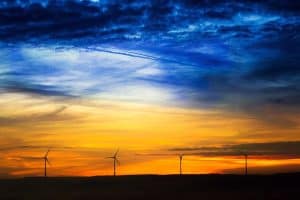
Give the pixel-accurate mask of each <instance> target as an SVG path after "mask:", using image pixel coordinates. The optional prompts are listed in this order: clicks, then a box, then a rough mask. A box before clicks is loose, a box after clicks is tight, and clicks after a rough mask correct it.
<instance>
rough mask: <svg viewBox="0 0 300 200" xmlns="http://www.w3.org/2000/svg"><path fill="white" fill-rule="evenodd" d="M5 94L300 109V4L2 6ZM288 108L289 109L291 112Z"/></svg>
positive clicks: (0, 78) (0, 69) (0, 79)
mask: <svg viewBox="0 0 300 200" xmlns="http://www.w3.org/2000/svg"><path fill="white" fill-rule="evenodd" d="M0 6H1V21H0V29H1V33H0V41H1V44H0V45H1V47H0V48H1V53H0V58H1V64H0V73H1V74H0V90H1V91H2V92H7V91H18V92H24V93H30V94H38V95H47V96H66V97H93V98H101V99H118V100H125V101H138V102H144V103H154V104H163V105H173V106H183V107H196V108H197V107H221V108H225V109H229V110H230V109H232V110H233V109H238V110H240V111H243V112H249V113H253V112H254V113H260V112H261V110H262V107H264V106H265V105H272V106H275V107H277V106H279V107H282V108H283V110H285V109H289V107H292V110H295V109H296V110H298V108H299V103H298V102H300V101H299V100H300V96H299V94H300V93H299V84H300V79H299V77H300V76H299V73H300V70H299V60H298V57H299V52H300V51H299V42H300V38H299V28H300V18H299V15H298V12H297V11H299V3H297V2H295V1H284V2H283V1H272V0H269V1H265V2H260V1H226V2H224V1H206V0H203V1H193V0H186V1H177V0H173V1H171V0H170V1H134V0H127V1H75V0H74V1H49V3H48V1H38V0H35V1H26V0H25V1H24V0H23V1H17V0H16V1H2V4H0ZM289 111H290V110H289Z"/></svg>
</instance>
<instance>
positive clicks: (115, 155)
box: [114, 149, 119, 157]
mask: <svg viewBox="0 0 300 200" xmlns="http://www.w3.org/2000/svg"><path fill="white" fill-rule="evenodd" d="M118 153H119V149H118V150H117V151H116V153H115V154H114V157H117V155H118Z"/></svg>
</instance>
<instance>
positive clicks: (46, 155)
mask: <svg viewBox="0 0 300 200" xmlns="http://www.w3.org/2000/svg"><path fill="white" fill-rule="evenodd" d="M49 151H50V149H48V151H47V152H46V154H45V156H44V157H43V159H44V176H45V177H47V163H48V164H49V165H51V164H50V162H49V160H48V154H49Z"/></svg>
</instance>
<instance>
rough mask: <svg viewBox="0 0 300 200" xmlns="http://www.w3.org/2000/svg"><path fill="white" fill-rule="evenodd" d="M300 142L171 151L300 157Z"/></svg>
mask: <svg viewBox="0 0 300 200" xmlns="http://www.w3.org/2000/svg"><path fill="white" fill-rule="evenodd" d="M299 144H300V142H299V141H286V142H264V143H245V144H234V145H224V146H202V147H201V146H200V147H186V148H185V147H183V148H173V149H169V151H172V152H173V151H174V152H186V153H187V154H190V155H202V156H238V155H243V154H245V153H247V154H249V155H254V156H296V157H299V156H300V145H299Z"/></svg>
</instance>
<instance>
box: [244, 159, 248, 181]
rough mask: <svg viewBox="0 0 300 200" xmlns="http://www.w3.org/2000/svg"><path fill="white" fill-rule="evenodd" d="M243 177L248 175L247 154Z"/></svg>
mask: <svg viewBox="0 0 300 200" xmlns="http://www.w3.org/2000/svg"><path fill="white" fill-rule="evenodd" d="M244 156H245V176H247V175H248V154H245V155H244Z"/></svg>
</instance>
